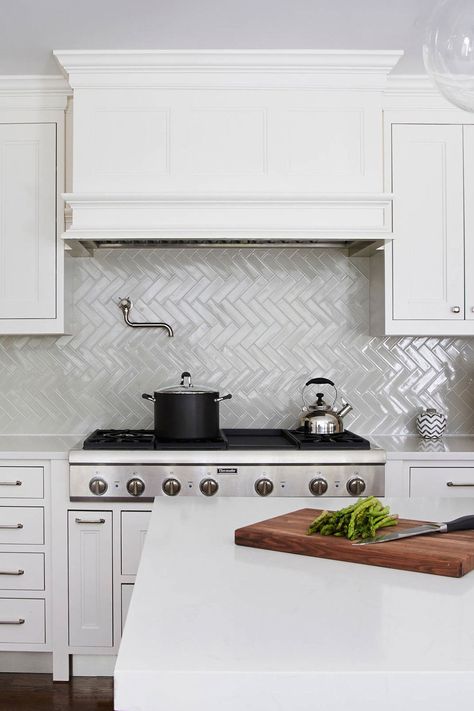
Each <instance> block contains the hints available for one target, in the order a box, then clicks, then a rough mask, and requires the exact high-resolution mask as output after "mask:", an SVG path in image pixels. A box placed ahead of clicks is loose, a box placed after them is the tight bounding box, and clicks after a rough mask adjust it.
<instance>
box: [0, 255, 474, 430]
mask: <svg viewBox="0 0 474 711" xmlns="http://www.w3.org/2000/svg"><path fill="white" fill-rule="evenodd" d="M367 266H368V262H367V260H364V259H356V260H350V259H348V258H347V257H346V256H345V255H344V254H343V253H342V252H340V251H338V250H312V249H295V250H292V249H275V250H237V249H222V250H218V249H183V250H174V249H170V250H138V249H137V250H120V251H119V250H117V251H114V250H110V251H107V252H100V253H98V255H97V256H96V257H95V258H94V259H75V260H74V261H73V278H74V315H73V318H74V321H73V324H72V334H73V335H72V336H64V337H61V338H55V337H49V336H48V337H10V336H8V337H6V336H3V337H0V433H4V434H12V433H20V434H22V433H35V432H43V433H45V434H48V433H75V432H77V433H82V432H88V431H90V430H92V429H95V428H96V427H150V426H151V425H152V406H151V404H149V403H146V402H145V401H144V400H142V399H141V393H142V392H146V391H148V392H150V391H153V390H154V389H157V388H159V387H161V386H163V385H164V384H168V383H170V382H173V381H174V382H177V380H178V377H179V375H180V373H181V371H182V370H190V371H191V372H192V374H193V376H194V379H195V381H196V382H201V383H203V384H207V385H212V386H215V387H216V389H218V390H220V391H221V392H222V393H224V392H231V393H232V394H233V399H232V400H230V401H228V402H225V403H222V405H221V422H222V424H223V425H224V426H227V427H237V426H241V427H244V426H246V427H265V426H279V425H284V426H292V425H294V424H295V422H296V418H297V415H298V412H299V409H300V403H301V388H302V386H303V384H304V382H305V381H306V379H307V378H308V377H310V376H316V375H323V376H327V377H330V378H331V379H333V380H335V381H336V384H337V385H338V387H339V389H340V391H341V392H342V393H343V394H344V396H345V397H346V398H347V400H349V401H350V402H351V403H352V405H353V406H354V412H353V413H351V414H350V415H349V416H348V417H347V419H346V426H348V427H349V428H350V429H353V430H354V431H358V432H361V433H379V434H388V433H393V434H404V433H407V432H414V417H415V416H416V413H417V412H418V410H419V409H420V407H421V406H423V405H424V406H427V405H429V406H433V405H435V406H438V407H440V408H441V409H443V410H444V411H446V413H447V415H448V431H449V432H451V433H454V432H456V433H473V432H474V387H473V383H472V378H473V373H474V339H461V338H453V337H451V338H426V337H423V338H421V337H420V338H407V337H405V338H374V337H371V336H370V335H369V332H368V331H369V306H368V296H369V294H368V279H367V274H368V269H367ZM123 296H130V297H131V298H132V300H133V302H134V308H133V311H132V318H133V319H134V320H165V321H168V322H169V323H171V325H172V326H173V328H174V329H175V333H176V336H175V338H174V339H169V338H167V336H166V334H165V333H164V332H163V331H157V330H148V329H145V330H138V329H137V330H134V329H131V328H127V327H126V326H125V325H124V323H123V321H122V316H121V312H120V310H119V309H118V307H117V301H118V299H119V297H123Z"/></svg>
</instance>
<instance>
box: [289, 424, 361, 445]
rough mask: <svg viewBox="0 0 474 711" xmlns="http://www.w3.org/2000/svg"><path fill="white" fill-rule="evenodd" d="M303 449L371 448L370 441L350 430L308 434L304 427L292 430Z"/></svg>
mask: <svg viewBox="0 0 474 711" xmlns="http://www.w3.org/2000/svg"><path fill="white" fill-rule="evenodd" d="M290 434H291V435H292V436H293V437H294V438H295V439H296V440H297V441H298V443H299V446H300V447H301V449H334V450H338V449H370V442H369V441H368V440H367V439H364V438H363V437H360V435H356V434H354V433H353V432H350V431H349V430H345V431H344V432H338V433H337V434H332V435H318V434H308V433H307V432H305V431H304V429H302V428H301V429H298V430H290Z"/></svg>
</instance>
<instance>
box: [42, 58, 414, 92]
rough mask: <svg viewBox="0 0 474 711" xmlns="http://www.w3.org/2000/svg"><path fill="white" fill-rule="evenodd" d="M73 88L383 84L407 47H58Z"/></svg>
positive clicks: (355, 86) (372, 87)
mask: <svg viewBox="0 0 474 711" xmlns="http://www.w3.org/2000/svg"><path fill="white" fill-rule="evenodd" d="M53 54H54V56H55V58H56V60H57V61H58V63H59V65H60V66H61V69H62V70H63V71H64V72H65V74H66V76H67V77H68V79H69V83H70V85H71V87H73V88H84V87H99V86H105V85H106V86H111V85H113V86H115V87H117V86H129V85H134V86H174V87H176V86H182V87H189V86H195V87H199V86H202V87H210V86H215V87H222V86H226V87H229V86H230V85H233V84H236V85H238V84H243V85H244V86H252V85H255V86H257V85H258V86H259V87H261V88H262V87H263V86H270V87H289V86H291V87H295V85H296V86H300V87H301V86H305V87H314V88H317V87H321V88H323V87H324V88H331V87H333V88H342V87H351V88H368V89H374V88H383V87H384V86H385V82H386V78H387V75H388V74H389V73H390V72H391V70H392V69H393V67H394V66H395V65H396V64H397V62H398V61H399V59H400V57H401V56H402V55H403V52H402V51H395V50H394V51H391V50H384V51H353V50H341V51H339V50H196V51H194V50H180V51H175V50H142V51H135V50H134V51H127V50H117V51H108V50H102V51H94V50H92V51H89V50H82V51H76V50H70V51H68V50H55V51H54V52H53Z"/></svg>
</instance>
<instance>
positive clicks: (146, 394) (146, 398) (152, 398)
mask: <svg viewBox="0 0 474 711" xmlns="http://www.w3.org/2000/svg"><path fill="white" fill-rule="evenodd" d="M142 398H143V399H144V400H149V401H150V402H156V400H155V398H154V397H153V395H148V393H143V394H142Z"/></svg>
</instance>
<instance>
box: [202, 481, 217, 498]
mask: <svg viewBox="0 0 474 711" xmlns="http://www.w3.org/2000/svg"><path fill="white" fill-rule="evenodd" d="M199 488H200V489H201V493H202V494H204V496H214V494H215V493H216V491H217V490H218V488H219V484H218V483H217V481H215V479H203V480H202V481H201V483H200V484H199Z"/></svg>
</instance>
